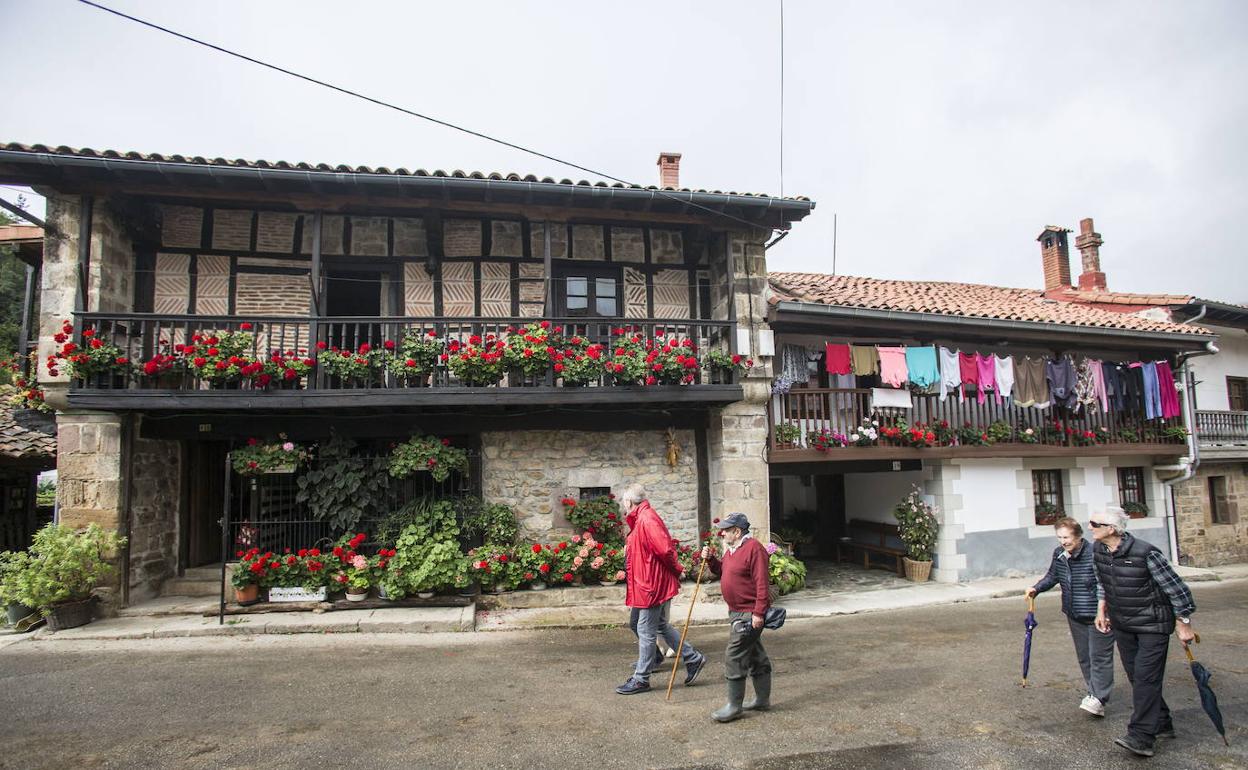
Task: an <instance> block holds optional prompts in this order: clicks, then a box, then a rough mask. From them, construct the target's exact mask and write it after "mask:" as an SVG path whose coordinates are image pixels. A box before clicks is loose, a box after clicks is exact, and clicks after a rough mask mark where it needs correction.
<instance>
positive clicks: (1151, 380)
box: [1131, 361, 1161, 420]
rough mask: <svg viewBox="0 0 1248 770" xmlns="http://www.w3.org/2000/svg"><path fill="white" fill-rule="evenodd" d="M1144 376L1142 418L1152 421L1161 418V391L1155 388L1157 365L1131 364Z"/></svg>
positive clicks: (1148, 362) (1146, 362) (1148, 363)
mask: <svg viewBox="0 0 1248 770" xmlns="http://www.w3.org/2000/svg"><path fill="white" fill-rule="evenodd" d="M1131 368H1133V369H1139V370H1140V372H1141V373H1143V375H1144V416H1145V417H1146V418H1147V419H1149V420H1153V419H1156V418H1158V417H1161V389H1160V388H1159V387H1157V364H1155V363H1153V362H1152V361H1145V362H1143V363H1139V362H1136V363H1134V364H1131Z"/></svg>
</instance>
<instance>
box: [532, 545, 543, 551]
mask: <svg viewBox="0 0 1248 770" xmlns="http://www.w3.org/2000/svg"><path fill="white" fill-rule="evenodd" d="M541 552H542V547H541V546H540V545H538V544H537V543H534V544H533V553H541Z"/></svg>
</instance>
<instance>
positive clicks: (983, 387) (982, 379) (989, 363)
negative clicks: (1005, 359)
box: [975, 353, 997, 404]
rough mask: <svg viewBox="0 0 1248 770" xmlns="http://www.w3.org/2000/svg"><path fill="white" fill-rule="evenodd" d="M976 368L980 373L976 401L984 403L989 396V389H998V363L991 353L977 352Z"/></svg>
mask: <svg viewBox="0 0 1248 770" xmlns="http://www.w3.org/2000/svg"><path fill="white" fill-rule="evenodd" d="M975 369H976V371H977V372H978V373H979V384H978V386H977V390H976V393H975V400H976V402H978V403H980V404H982V403H984V400H985V399H986V398H988V389H989V388H992V389H993V390H996V389H997V365H996V362H994V361H993V360H992V356H991V355H987V356H985V355H981V354H979V353H976V354H975Z"/></svg>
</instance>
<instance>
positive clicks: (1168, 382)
mask: <svg viewBox="0 0 1248 770" xmlns="http://www.w3.org/2000/svg"><path fill="white" fill-rule="evenodd" d="M1157 389H1158V390H1159V391H1161V416H1162V417H1163V418H1165V419H1167V420H1169V419H1170V418H1172V417H1178V416H1179V415H1180V414H1182V413H1183V407H1182V406H1181V405H1180V404H1179V391H1178V389H1177V388H1175V386H1174V372H1173V371H1172V370H1171V369H1170V362H1169V361H1158V362H1157Z"/></svg>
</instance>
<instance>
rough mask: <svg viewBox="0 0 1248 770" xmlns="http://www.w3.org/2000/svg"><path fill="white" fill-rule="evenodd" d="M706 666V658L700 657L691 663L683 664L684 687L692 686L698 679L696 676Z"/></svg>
mask: <svg viewBox="0 0 1248 770" xmlns="http://www.w3.org/2000/svg"><path fill="white" fill-rule="evenodd" d="M705 666H706V656H705V655H701V656H699V657H698V659H697V660H695V661H693V662H692V663H687V664H685V687H688V686H689V685H691V684H693V680H695V679H697V678H698V674H701V673H702V669H703V668H704V667H705Z"/></svg>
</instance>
